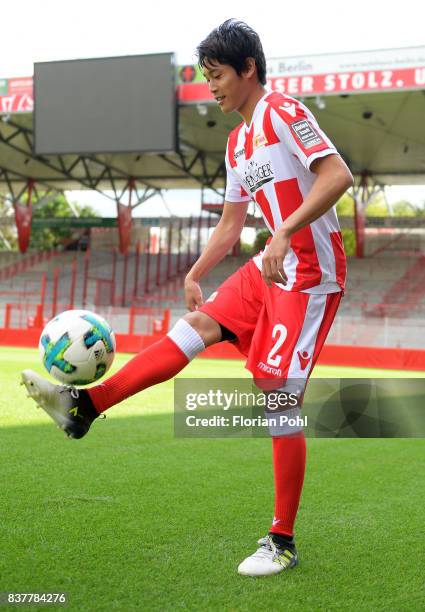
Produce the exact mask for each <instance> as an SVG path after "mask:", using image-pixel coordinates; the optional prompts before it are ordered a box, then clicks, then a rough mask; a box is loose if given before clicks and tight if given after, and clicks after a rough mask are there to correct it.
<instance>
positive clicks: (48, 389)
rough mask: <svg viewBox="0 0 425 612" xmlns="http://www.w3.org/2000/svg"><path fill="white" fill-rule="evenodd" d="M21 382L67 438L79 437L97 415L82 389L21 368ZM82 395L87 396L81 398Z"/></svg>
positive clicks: (85, 431) (84, 432) (29, 395)
mask: <svg viewBox="0 0 425 612" xmlns="http://www.w3.org/2000/svg"><path fill="white" fill-rule="evenodd" d="M21 376H22V382H21V384H22V385H25V387H26V390H27V391H28V397H31V399H33V400H34V401H35V402H36V403H37V405H38V406H39V407H40V408H42V409H43V410H44V411H45V412H46V413H47V414H48V415H49V417H50V418H51V419H53V421H54V422H55V423H56V424H57V426H58V427H59V428H60V429H63V431H65V433H66V434H67V436H68V438H82V437H83V436H84V435H85V434H86V433H87V432H88V430H89V428H90V425H91V424H92V422H93V421H94V419H95V418H97V417H98V416H99V414H98V413H97V412H96V410H95V408H94V407H93V405H92V404H91V401H90V399H87V398H88V394H87V392H86V391H84V390H82V389H77V388H76V387H68V386H65V385H53V384H52V383H51V382H49V381H48V380H46V379H45V378H43V377H42V376H40V375H39V374H37V373H36V372H33V371H32V370H24V371H23V372H22V374H21ZM83 394H85V395H86V396H87V397H86V398H84V399H83V398H82V395H83Z"/></svg>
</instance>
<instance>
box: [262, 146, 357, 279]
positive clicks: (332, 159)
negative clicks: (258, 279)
mask: <svg viewBox="0 0 425 612" xmlns="http://www.w3.org/2000/svg"><path fill="white" fill-rule="evenodd" d="M311 171H312V172H313V173H314V174H316V180H315V181H314V183H313V186H312V188H311V189H310V191H309V193H308V194H307V196H306V197H305V199H304V201H303V203H302V204H301V206H300V207H299V208H297V210H295V211H294V212H293V213H292V214H291V215H289V217H287V218H286V219H285V221H284V222H283V224H282V225H281V226H280V228H279V229H278V230H276V232H275V234H274V236H273V239H272V241H271V242H270V244H269V247H268V249H267V251H266V252H265V254H264V255H263V260H262V264H263V270H262V275H263V278H264V280H265V282H266V284H267V285H268V286H271V285H272V282H273V281H274V282H282V276H283V277H284V278H285V279H286V275H285V273H284V270H283V260H284V258H285V256H286V253H287V252H288V249H289V246H290V241H291V236H292V235H293V234H294V233H295V232H297V231H298V230H300V229H302V228H303V227H305V226H306V225H309V224H310V223H312V222H313V221H315V220H316V219H318V218H319V217H321V216H322V215H323V214H324V213H325V212H326V211H327V210H329V209H330V208H332V206H333V205H334V204H335V202H336V201H337V200H338V199H339V198H340V197H341V196H342V194H343V193H345V191H347V189H348V188H349V187H351V186H352V185H353V177H352V174H351V172H350V170H349V169H348V167H347V165H346V164H345V162H344V161H343V159H342V158H341V157H340V156H339V155H327V156H326V157H320V158H318V159H315V160H314V161H313V163H312V164H311Z"/></svg>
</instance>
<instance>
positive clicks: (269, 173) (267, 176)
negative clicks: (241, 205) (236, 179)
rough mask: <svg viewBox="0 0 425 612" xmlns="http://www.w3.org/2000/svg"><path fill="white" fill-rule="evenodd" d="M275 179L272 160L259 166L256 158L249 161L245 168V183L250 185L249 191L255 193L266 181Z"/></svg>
mask: <svg viewBox="0 0 425 612" xmlns="http://www.w3.org/2000/svg"><path fill="white" fill-rule="evenodd" d="M273 179H274V172H273V169H272V165H271V162H270V161H268V162H266V163H265V164H262V165H261V166H259V165H258V164H257V163H256V162H255V161H254V160H252V161H250V162H249V164H248V167H247V169H246V170H245V179H244V181H245V184H246V185H247V187H248V191H250V192H251V193H254V192H255V191H257V189H259V188H260V187H262V186H263V185H264V184H265V183H269V182H270V181H272V180H273Z"/></svg>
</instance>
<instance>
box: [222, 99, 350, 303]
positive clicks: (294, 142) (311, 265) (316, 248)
mask: <svg viewBox="0 0 425 612" xmlns="http://www.w3.org/2000/svg"><path fill="white" fill-rule="evenodd" d="M331 154H338V151H337V150H336V149H335V147H334V145H333V144H332V142H331V141H330V140H329V138H327V136H326V135H325V134H324V133H323V132H322V131H321V129H320V128H319V126H318V124H317V122H316V120H315V118H314V116H313V114H312V113H311V111H310V110H309V109H308V108H307V107H306V106H304V105H303V104H302V103H301V102H299V101H298V100H295V99H294V98H291V97H289V96H286V95H283V94H280V93H278V92H268V93H267V94H265V95H264V96H263V97H262V98H261V100H259V102H258V103H257V105H256V107H255V109H254V113H253V115H252V120H251V125H250V126H247V125H246V124H245V123H244V122H242V123H241V124H240V125H238V126H237V127H236V128H235V129H234V130H233V131H232V132H231V133H230V134H229V138H228V141H227V150H226V169H227V185H226V197H225V199H226V200H227V201H228V202H247V201H249V200H250V199H253V200H254V201H255V202H256V203H257V204H258V206H259V208H260V209H261V212H262V215H263V218H264V221H265V224H266V226H267V227H268V229H269V230H270V232H271V233H272V234H273V233H274V232H275V230H277V229H278V228H279V227H280V226H281V225H282V223H283V221H284V220H285V219H286V218H287V217H288V216H289V215H290V214H291V213H292V212H293V211H295V210H296V209H297V208H298V207H299V206H300V205H301V204H302V202H303V200H304V198H305V197H306V195H307V194H308V192H309V191H310V189H311V187H312V185H313V183H314V180H315V178H316V175H315V174H314V173H313V172H311V171H310V166H311V163H312V162H313V161H314V160H315V159H317V158H318V157H324V156H326V155H331ZM261 259H262V253H261V254H259V255H257V256H256V257H254V261H255V263H256V265H257V266H258V267H259V268H260V269H261ZM284 269H285V272H286V275H287V277H288V283H287V284H286V285H282V284H279V286H280V287H281V288H282V289H285V290H286V291H307V292H309V293H332V292H335V291H340V290H341V289H343V288H344V283H345V275H346V260H345V253H344V247H343V243H342V236H341V231H340V227H339V223H338V218H337V215H336V210H335V206H334V207H332V208H331V209H330V210H328V211H327V212H326V213H325V214H323V215H322V216H321V217H320V218H319V219H316V221H313V222H312V223H311V224H310V225H308V226H306V227H304V228H302V229H301V230H299V231H298V232H296V233H295V234H293V236H292V237H291V246H290V249H289V251H288V254H287V255H286V257H285V260H284Z"/></svg>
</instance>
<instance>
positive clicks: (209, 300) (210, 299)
mask: <svg viewBox="0 0 425 612" xmlns="http://www.w3.org/2000/svg"><path fill="white" fill-rule="evenodd" d="M217 295H218V291H214V293H211V295H210V297H209V298H208V299H207V302H214V300H215V298H216V297H217Z"/></svg>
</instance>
